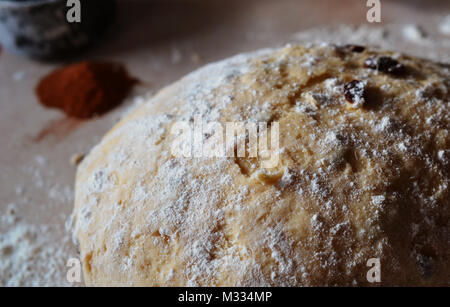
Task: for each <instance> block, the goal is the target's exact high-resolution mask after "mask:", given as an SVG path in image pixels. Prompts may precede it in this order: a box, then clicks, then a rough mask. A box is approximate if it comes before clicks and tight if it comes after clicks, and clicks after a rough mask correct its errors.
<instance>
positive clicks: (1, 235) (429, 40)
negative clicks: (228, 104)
mask: <svg viewBox="0 0 450 307" xmlns="http://www.w3.org/2000/svg"><path fill="white" fill-rule="evenodd" d="M449 18H450V17H449V16H448V17H447V18H445V19H444V20H442V22H441V23H440V24H436V25H435V26H434V28H433V29H430V28H426V27H422V26H418V25H414V24H408V25H389V26H385V27H369V26H362V27H352V26H341V27H337V28H324V29H311V30H309V31H304V32H299V33H296V34H293V35H292V36H291V37H290V38H291V40H293V41H295V42H300V43H317V42H321V41H325V42H331V43H337V44H343V43H354V44H359V45H365V44H368V45H373V46H379V47H381V48H385V49H390V50H398V51H402V52H405V53H408V54H411V55H415V56H419V57H424V58H429V59H432V60H438V61H442V62H449V60H450V52H449V48H450V36H448V35H449V33H450V26H449V24H450V23H449ZM436 33H441V34H438V35H440V36H436ZM442 34H445V35H447V36H445V35H442ZM178 56H179V55H178V54H175V55H174V58H175V59H174V61H176V60H178V59H177V58H178ZM17 78H18V79H19V76H18V77H17ZM330 86H332V84H330ZM142 103H143V100H139V99H138V100H136V105H140V104H142ZM213 115H214V114H212V116H213ZM388 124H389V123H388V122H381V123H380V129H384V128H385V127H386V126H388ZM444 154H445V153H442V157H444ZM68 159H69V157H68ZM36 162H37V166H33V168H30V169H29V172H30V176H34V177H35V182H36V186H37V188H44V189H47V190H48V193H47V194H48V200H49V201H52V200H53V201H55V200H59V201H60V202H61V203H64V204H68V203H70V202H71V201H72V196H70V195H69V194H70V193H72V192H73V191H71V189H70V188H66V187H60V186H58V185H51V186H50V187H49V186H48V185H47V184H46V179H45V176H47V175H48V174H47V173H45V172H44V173H42V172H40V171H39V169H38V168H42V169H44V168H45V167H46V166H45V164H46V161H45V159H42V158H41V157H37V161H36ZM35 165H36V163H35ZM55 172H57V170H55ZM175 178H176V177H175ZM15 192H16V193H15V194H16V197H17V198H18V199H27V198H28V196H27V192H28V187H27V188H26V189H24V187H22V186H20V184H18V185H17V188H16V191H15ZM144 194H145V193H144ZM372 201H373V202H374V203H377V204H378V203H382V201H383V199H382V198H381V196H379V197H376V198H374V199H372ZM10 207H14V206H13V205H12V206H10ZM0 214H1V215H0V218H1V219H0V221H1V232H0V273H1V274H0V286H66V285H70V284H69V283H68V282H67V281H66V272H67V268H66V267H65V263H66V261H67V260H68V259H69V258H70V257H71V255H70V252H68V250H70V248H73V246H72V243H71V240H70V238H69V234H65V235H64V236H63V237H64V239H63V240H62V242H61V241H60V240H56V239H55V238H57V237H61V234H58V235H55V229H53V228H51V227H49V226H46V225H33V224H28V223H26V222H25V221H22V220H20V219H18V218H17V217H16V215H15V214H16V212H12V211H11V212H0ZM63 218H64V219H68V216H65V217H63ZM149 218H150V219H156V218H159V217H158V216H151V214H150V213H149ZM316 218H317V219H318V217H316ZM166 226H170V225H166ZM5 229H6V230H5ZM163 230H164V229H163ZM192 248H193V252H196V251H197V249H198V248H200V249H201V246H196V245H194V246H193V247H192ZM281 260H282V259H281ZM281 260H280V261H281ZM197 265H201V263H199V264H197ZM230 265H233V263H230ZM287 266H288V265H287ZM192 269H193V270H195V269H196V267H195V266H193V267H192ZM194 275H195V274H194ZM274 278H275V276H274Z"/></svg>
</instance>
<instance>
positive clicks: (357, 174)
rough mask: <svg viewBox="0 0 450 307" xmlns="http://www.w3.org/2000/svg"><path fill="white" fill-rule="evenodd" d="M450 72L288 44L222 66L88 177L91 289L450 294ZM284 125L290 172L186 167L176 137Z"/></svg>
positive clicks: (126, 129)
mask: <svg viewBox="0 0 450 307" xmlns="http://www.w3.org/2000/svg"><path fill="white" fill-rule="evenodd" d="M449 76H450V74H449V66H448V65H446V64H438V63H433V62H430V61H426V60H422V59H417V58H412V57H408V56H404V55H400V54H397V53H395V52H387V51H380V50H376V49H370V48H368V49H367V48H362V47H358V46H332V45H314V46H308V47H304V46H297V45H287V46H285V47H283V48H280V49H267V50H262V51H259V52H256V53H252V54H246V55H239V56H236V57H233V58H231V59H228V60H225V61H222V62H219V63H215V64H211V65H208V66H206V67H204V68H202V69H200V70H198V71H196V72H194V73H192V74H190V75H188V76H186V77H185V78H183V79H182V80H180V81H178V82H176V83H175V84H173V85H171V86H169V87H167V88H165V89H163V90H162V91H161V92H160V93H159V94H157V95H156V96H155V97H153V98H151V99H149V101H148V102H147V103H145V104H144V105H142V106H140V107H138V108H137V109H136V110H135V111H134V112H132V113H131V114H130V115H128V116H127V117H126V118H124V119H123V120H122V121H121V122H120V123H118V124H117V125H116V126H115V127H114V128H113V129H112V130H111V131H110V132H109V133H108V134H107V135H106V136H105V137H104V138H103V140H102V141H101V143H100V144H99V145H97V146H96V147H95V148H93V149H92V151H91V153H90V154H89V155H88V156H87V158H86V159H85V160H84V161H83V162H82V163H81V165H80V166H79V169H78V173H77V178H76V200H75V209H74V234H75V237H76V238H77V240H78V242H79V248H80V256H81V259H82V263H83V270H84V278H85V282H86V284H87V285H90V286H92V285H94V286H100V285H101V286H326V285H369V283H368V281H367V278H366V275H367V271H368V270H369V269H370V267H368V266H367V262H368V260H369V259H371V258H378V259H379V260H380V263H381V285H403V286H406V285H449V284H450V266H449V260H450V224H449V216H450V193H449V178H450V157H449V154H450V137H449V127H450V117H449V115H450V112H449V101H450V98H449V97H450V94H449V87H450V86H449V85H450V78H449ZM196 115H201V116H202V118H203V120H204V121H205V122H212V121H218V122H221V123H225V122H237V121H241V122H250V121H259V122H269V123H271V122H275V121H276V122H278V123H279V130H280V138H279V142H280V150H279V154H280V156H279V163H278V165H277V167H275V168H273V169H263V168H262V166H261V161H260V160H259V159H258V158H233V157H224V158H179V157H175V156H173V155H172V154H171V150H170V148H171V144H172V142H173V141H174V138H175V135H173V134H171V127H172V126H173V125H174V124H175V123H176V122H179V121H192V120H193V119H194V117H195V116H196Z"/></svg>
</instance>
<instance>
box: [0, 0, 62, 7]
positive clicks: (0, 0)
mask: <svg viewBox="0 0 450 307" xmlns="http://www.w3.org/2000/svg"><path fill="white" fill-rule="evenodd" d="M63 1H67V0H25V1H13V0H0V7H4V8H23V7H25V8H27V7H33V6H40V5H46V4H50V3H55V2H63Z"/></svg>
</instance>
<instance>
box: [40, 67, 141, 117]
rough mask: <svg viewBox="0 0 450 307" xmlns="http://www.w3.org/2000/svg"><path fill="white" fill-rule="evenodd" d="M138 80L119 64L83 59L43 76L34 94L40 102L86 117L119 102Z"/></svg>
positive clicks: (110, 107) (74, 115)
mask: <svg viewBox="0 0 450 307" xmlns="http://www.w3.org/2000/svg"><path fill="white" fill-rule="evenodd" d="M137 82H138V81H137V79H135V78H133V77H130V76H129V74H128V72H127V70H126V69H125V67H124V66H123V65H121V64H118V63H113V62H90V61H85V62H81V63H78V64H74V65H71V66H67V67H63V68H60V69H57V70H55V71H54V72H52V73H50V74H49V75H47V76H46V77H44V78H43V79H42V80H41V81H40V83H39V84H38V86H37V87H36V94H37V96H38V98H39V101H40V102H41V104H42V105H44V106H46V107H50V108H58V109H61V110H62V111H64V112H65V113H66V114H67V116H69V117H74V118H81V119H86V118H91V117H94V116H97V115H102V114H104V113H106V112H108V111H110V110H111V109H113V108H114V107H116V106H118V105H119V104H120V103H121V102H122V101H123V100H124V99H125V98H126V96H127V95H128V94H129V92H130V91H131V89H132V88H133V86H134V85H135V84H136V83H137Z"/></svg>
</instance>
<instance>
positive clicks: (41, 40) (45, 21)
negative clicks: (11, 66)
mask: <svg viewBox="0 0 450 307" xmlns="http://www.w3.org/2000/svg"><path fill="white" fill-rule="evenodd" d="M80 3H81V22H79V23H78V22H72V23H70V22H68V20H67V12H68V10H69V9H70V8H71V7H69V6H68V5H67V4H68V1H67V0H28V1H27V0H25V1H23V0H15V1H13V0H0V43H1V44H2V45H3V46H4V47H5V49H7V50H9V51H11V52H13V53H16V54H20V55H23V56H27V57H31V58H34V59H40V60H53V59H62V58H66V57H68V56H72V55H76V54H78V53H79V52H80V51H82V50H83V49H86V48H87V47H88V46H90V45H91V44H92V43H94V42H96V41H98V40H99V39H100V37H101V36H102V34H103V33H104V31H105V30H106V28H107V27H108V25H109V24H110V23H111V22H112V20H113V19H114V15H115V9H116V1H115V0H80Z"/></svg>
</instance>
